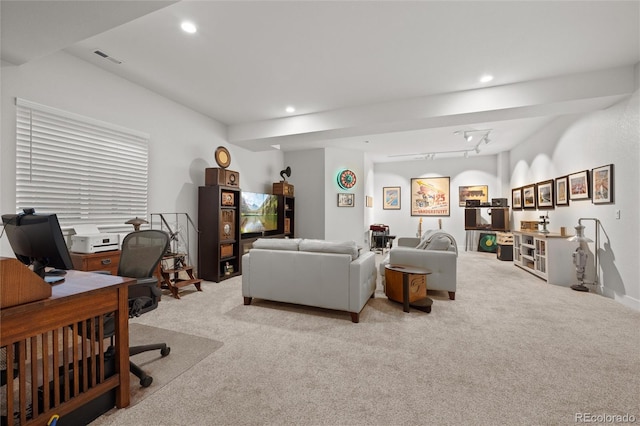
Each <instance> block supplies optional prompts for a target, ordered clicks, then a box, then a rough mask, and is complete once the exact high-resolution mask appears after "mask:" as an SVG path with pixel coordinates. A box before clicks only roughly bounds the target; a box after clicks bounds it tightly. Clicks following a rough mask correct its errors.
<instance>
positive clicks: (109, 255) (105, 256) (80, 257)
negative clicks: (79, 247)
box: [70, 250, 120, 275]
mask: <svg viewBox="0 0 640 426" xmlns="http://www.w3.org/2000/svg"><path fill="white" fill-rule="evenodd" d="M70 254H71V261H72V262H73V269H75V270H77V271H109V273H110V274H111V275H118V263H120V250H112V251H103V252H101V253H74V252H71V253H70Z"/></svg>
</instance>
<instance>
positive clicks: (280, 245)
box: [252, 238, 300, 251]
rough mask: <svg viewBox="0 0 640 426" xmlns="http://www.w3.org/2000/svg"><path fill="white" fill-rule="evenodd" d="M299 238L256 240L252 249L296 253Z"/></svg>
mask: <svg viewBox="0 0 640 426" xmlns="http://www.w3.org/2000/svg"><path fill="white" fill-rule="evenodd" d="M299 244H300V238H258V239H257V240H255V241H254V242H253V246H252V247H253V248H256V249H264V250H289V251H298V246H299Z"/></svg>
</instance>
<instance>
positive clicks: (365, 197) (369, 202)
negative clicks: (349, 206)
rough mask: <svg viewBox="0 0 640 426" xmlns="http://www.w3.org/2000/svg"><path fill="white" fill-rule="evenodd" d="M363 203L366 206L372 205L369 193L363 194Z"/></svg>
mask: <svg viewBox="0 0 640 426" xmlns="http://www.w3.org/2000/svg"><path fill="white" fill-rule="evenodd" d="M364 205H365V206H367V207H373V197H370V196H369V195H365V196H364Z"/></svg>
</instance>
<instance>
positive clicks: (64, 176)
mask: <svg viewBox="0 0 640 426" xmlns="http://www.w3.org/2000/svg"><path fill="white" fill-rule="evenodd" d="M16 106H17V108H16V109H17V119H16V137H17V141H16V208H17V210H18V211H20V210H22V209H23V208H25V207H33V208H35V210H36V213H56V214H57V215H58V219H59V220H60V224H61V225H62V226H63V227H64V226H72V225H75V224H80V223H91V224H97V225H101V226H108V225H117V226H122V224H124V222H126V221H127V220H129V219H132V218H134V217H142V218H144V217H146V216H147V188H148V185H147V175H148V171H147V169H148V143H149V136H148V135H145V134H142V133H140V132H136V131H133V130H129V129H124V128H121V127H118V126H115V125H112V124H108V123H103V122H100V121H97V120H93V119H90V118H87V117H82V116H79V115H76V114H72V113H68V112H65V111H60V110H57V109H54V108H50V107H46V106H44V105H39V104H36V103H33V102H29V101H25V100H23V99H16Z"/></svg>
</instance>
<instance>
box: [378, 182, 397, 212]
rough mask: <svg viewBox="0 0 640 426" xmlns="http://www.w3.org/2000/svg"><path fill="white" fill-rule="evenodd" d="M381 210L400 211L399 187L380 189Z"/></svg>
mask: <svg viewBox="0 0 640 426" xmlns="http://www.w3.org/2000/svg"><path fill="white" fill-rule="evenodd" d="M382 209H383V210H400V187H399V186H385V187H384V188H382Z"/></svg>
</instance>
